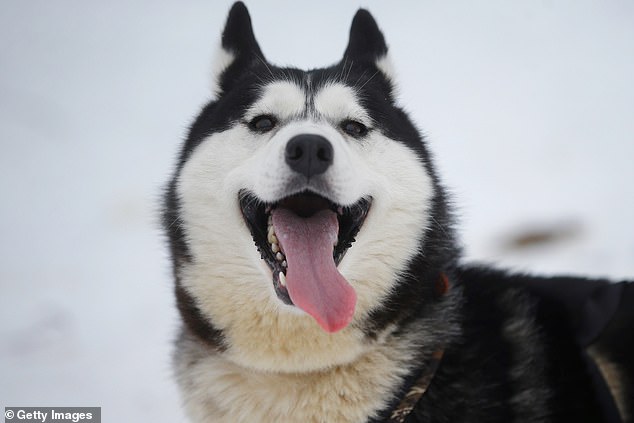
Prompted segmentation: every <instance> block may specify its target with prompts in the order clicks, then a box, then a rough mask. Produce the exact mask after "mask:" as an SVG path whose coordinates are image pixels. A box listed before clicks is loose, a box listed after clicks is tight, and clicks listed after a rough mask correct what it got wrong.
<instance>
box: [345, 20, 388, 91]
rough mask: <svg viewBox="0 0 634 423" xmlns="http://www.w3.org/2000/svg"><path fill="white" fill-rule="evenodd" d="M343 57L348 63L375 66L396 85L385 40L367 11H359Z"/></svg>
mask: <svg viewBox="0 0 634 423" xmlns="http://www.w3.org/2000/svg"><path fill="white" fill-rule="evenodd" d="M343 57H344V60H345V61H346V62H347V63H356V64H368V63H372V64H374V65H375V66H376V67H377V68H378V69H379V70H380V71H381V72H382V73H383V74H384V76H385V77H386V78H387V79H388V80H389V81H390V82H392V83H394V81H393V78H394V71H393V68H392V62H391V60H390V58H389V55H388V53H387V44H385V38H384V37H383V33H382V32H381V30H380V29H379V26H378V25H377V23H376V21H375V20H374V18H373V17H372V15H371V14H370V12H368V11H367V10H365V9H359V10H358V11H357V13H356V14H355V15H354V18H353V19H352V25H351V26H350V39H349V40H348V47H346V51H345V53H344V54H343Z"/></svg>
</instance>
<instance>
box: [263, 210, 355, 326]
mask: <svg viewBox="0 0 634 423" xmlns="http://www.w3.org/2000/svg"><path fill="white" fill-rule="evenodd" d="M272 217H273V227H274V228H275V234H276V236H277V238H278V240H279V242H280V246H281V248H282V251H283V252H284V255H285V256H286V262H287V264H288V267H287V271H286V287H287V289H288V293H289V295H290V297H291V300H293V304H295V305H296V306H297V307H299V308H301V309H302V310H304V311H305V312H306V313H308V314H310V315H311V316H313V317H314V318H315V320H317V323H319V325H320V326H321V327H322V328H324V330H326V331H328V332H336V331H338V330H341V329H343V328H344V327H346V326H347V325H348V323H350V321H351V320H352V315H353V314H354V307H355V304H356V302H357V295H356V293H355V292H354V289H353V288H352V287H351V286H350V284H349V283H348V281H346V279H345V278H344V277H343V276H341V273H339V271H338V270H337V266H335V261H334V258H333V256H332V252H333V248H334V244H335V242H336V241H337V233H338V232H339V222H337V216H336V214H335V213H334V212H333V211H331V210H322V211H320V212H318V213H316V214H314V215H313V216H311V217H307V218H303V217H300V216H298V215H296V214H295V213H293V212H292V211H291V210H289V209H284V208H279V207H278V208H276V209H274V210H273V212H272Z"/></svg>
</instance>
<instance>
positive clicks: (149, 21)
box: [0, 0, 634, 422]
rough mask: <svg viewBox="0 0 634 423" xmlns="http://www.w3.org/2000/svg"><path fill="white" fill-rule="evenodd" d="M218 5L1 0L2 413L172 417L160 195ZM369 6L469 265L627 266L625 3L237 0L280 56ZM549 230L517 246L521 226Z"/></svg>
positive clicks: (603, 269) (629, 17)
mask: <svg viewBox="0 0 634 423" xmlns="http://www.w3.org/2000/svg"><path fill="white" fill-rule="evenodd" d="M229 6H230V2H226V1H222V2H220V1H218V2H212V1H178V2H177V1H172V2H165V1H112V2H97V1H92V2H88V1H79V0H77V1H62V0H56V1H44V0H42V1H29V0H25V1H9V0H4V1H2V2H1V3H0V143H1V149H0V194H1V197H0V198H2V203H1V207H0V260H1V263H0V264H1V265H0V407H4V406H7V405H11V406H17V405H21V406H27V405H30V406H44V405H55V406H73V405H94V406H101V407H103V416H104V421H118V422H139V421H152V422H174V421H181V420H182V414H181V411H180V410H179V398H178V395H177V391H176V389H175V386H174V383H173V381H172V379H171V373H170V352H171V345H170V343H171V339H172V338H173V337H174V334H175V331H176V328H177V327H178V320H177V316H176V313H175V310H174V305H173V299H172V292H171V290H172V281H171V277H170V272H171V269H170V264H169V260H168V256H167V249H166V247H165V240H164V239H163V237H162V235H161V232H160V228H159V224H158V209H159V198H160V195H161V189H162V187H163V186H164V184H165V182H166V181H167V179H168V176H169V174H170V172H171V169H172V167H173V165H174V161H175V156H176V153H177V150H178V146H179V144H180V142H181V140H182V139H183V137H184V135H185V133H186V129H187V126H188V125H189V123H190V122H191V120H192V117H193V116H194V114H196V113H197V111H198V110H199V108H200V106H202V105H203V104H204V102H205V101H206V100H207V99H208V98H209V86H210V84H209V79H210V77H209V74H208V72H209V69H210V68H211V57H212V55H213V52H214V51H215V48H216V45H217V43H218V41H219V36H220V33H221V30H222V25H223V23H224V19H225V17H226V13H227V11H228V8H229ZM359 6H365V7H368V8H369V9H370V10H371V11H372V13H373V14H374V16H375V17H376V18H377V20H378V22H379V25H380V26H381V28H382V29H383V30H384V32H385V35H386V38H387V41H388V43H389V45H390V51H391V53H392V56H393V60H394V63H395V66H396V69H397V72H398V74H399V75H400V87H401V89H400V92H401V104H402V105H404V107H405V108H406V109H407V110H408V111H409V112H410V114H411V116H412V118H413V119H414V120H415V121H416V122H417V124H418V125H419V127H420V128H422V129H423V130H424V132H425V134H426V135H427V137H428V142H429V144H430V148H431V149H432V150H433V151H434V153H435V156H436V161H437V164H438V166H439V169H440V171H441V174H442V176H443V179H444V181H445V183H446V185H447V186H448V187H449V188H450V189H451V191H452V193H453V194H454V200H455V203H456V206H457V208H458V215H459V217H460V223H459V228H460V231H461V233H462V240H463V242H464V244H465V248H466V250H465V251H466V255H467V257H469V258H472V259H479V260H487V261H493V262H496V263H498V264H499V265H502V266H511V267H514V268H518V269H524V270H535V271H538V272H542V273H553V272H563V273H575V274H579V273H583V274H591V275H597V276H602V275H605V276H609V277H612V278H621V277H628V276H629V277H630V278H632V276H634V225H633V224H632V217H633V216H634V184H633V183H632V181H634V166H633V165H632V162H633V159H634V77H633V75H634V24H633V23H634V3H632V2H631V1H626V0H623V1H605V2H604V1H585V0H561V1H554V0H553V1H547V0H542V1H529V0H526V1H513V2H509V1H503V0H499V1H487V2H471V1H466V0H465V1H455V2H442V1H431V0H429V1H416V2H415V1H411V2H405V1H401V2H389V4H388V2H385V1H366V2H365V3H364V4H361V5H360V4H356V2H345V3H344V2H338V1H334V0H330V1H321V2H308V1H306V2H300V1H286V2H284V1H267V2H264V1H260V2H255V1H251V4H250V5H249V7H250V10H251V14H252V18H253V21H254V26H255V31H256V35H257V37H258V39H259V41H260V44H261V46H262V49H263V51H264V54H265V55H266V56H267V58H268V59H269V60H270V61H272V62H274V63H277V64H282V65H288V64H292V65H296V66H299V67H304V68H307V67H308V68H309V67H319V66H322V65H326V64H330V63H334V62H336V61H338V60H339V58H340V57H341V54H342V52H343V50H344V48H345V45H346V41H347V34H348V29H349V25H350V21H351V19H352V16H353V15H354V12H355V10H356V9H357V8H358V7H359ZM534 231H538V232H539V231H546V232H548V233H554V234H555V236H553V237H552V238H553V239H552V240H551V242H547V243H542V244H538V245H533V246H529V247H526V248H518V247H513V245H514V244H513V242H512V240H513V239H514V238H516V237H518V236H522V234H525V233H527V232H528V233H532V232H534Z"/></svg>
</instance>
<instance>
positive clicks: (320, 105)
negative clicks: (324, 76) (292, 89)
mask: <svg viewBox="0 0 634 423" xmlns="http://www.w3.org/2000/svg"><path fill="white" fill-rule="evenodd" d="M315 110H316V111H317V113H318V114H319V115H321V116H324V117H325V118H326V119H328V120H330V121H333V122H338V121H340V120H344V119H354V120H357V121H359V122H361V123H362V124H364V125H366V126H370V123H371V121H370V117H369V116H368V114H367V112H366V111H365V110H364V109H363V107H361V105H360V104H359V101H358V99H357V95H356V93H355V91H354V89H352V88H351V87H348V86H346V85H343V84H338V83H332V84H327V85H326V86H325V87H324V88H322V89H321V90H320V91H319V92H318V93H317V95H316V96H315Z"/></svg>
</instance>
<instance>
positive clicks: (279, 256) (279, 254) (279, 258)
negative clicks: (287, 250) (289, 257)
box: [275, 251, 284, 261]
mask: <svg viewBox="0 0 634 423" xmlns="http://www.w3.org/2000/svg"><path fill="white" fill-rule="evenodd" d="M275 258H276V259H277V261H282V260H284V255H283V254H282V253H281V252H279V251H278V253H277V254H276V255H275Z"/></svg>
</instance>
